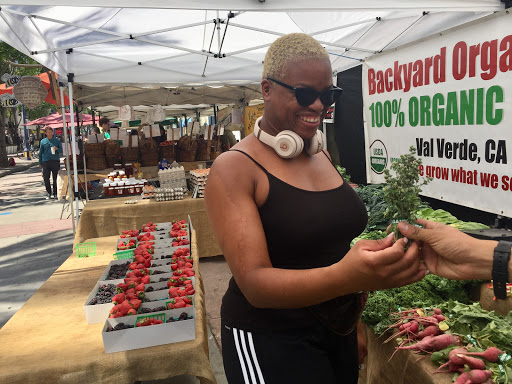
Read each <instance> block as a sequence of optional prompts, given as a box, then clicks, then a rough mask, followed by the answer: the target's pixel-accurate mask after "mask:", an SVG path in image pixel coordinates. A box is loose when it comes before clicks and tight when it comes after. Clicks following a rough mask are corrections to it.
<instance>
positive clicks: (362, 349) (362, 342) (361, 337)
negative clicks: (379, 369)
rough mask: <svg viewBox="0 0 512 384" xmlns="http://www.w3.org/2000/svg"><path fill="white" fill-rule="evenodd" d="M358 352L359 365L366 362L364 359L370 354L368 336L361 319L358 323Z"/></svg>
mask: <svg viewBox="0 0 512 384" xmlns="http://www.w3.org/2000/svg"><path fill="white" fill-rule="evenodd" d="M357 352H358V362H359V365H362V364H364V359H365V358H366V356H367V355H368V348H367V346H366V336H365V334H364V329H363V323H362V321H359V324H357Z"/></svg>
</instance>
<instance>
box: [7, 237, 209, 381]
mask: <svg viewBox="0 0 512 384" xmlns="http://www.w3.org/2000/svg"><path fill="white" fill-rule="evenodd" d="M88 241H95V242H96V244H97V246H96V256H94V257H91V258H86V259H78V258H77V257H76V255H75V254H72V255H71V256H70V257H69V258H68V259H67V260H66V261H65V262H64V263H63V264H62V265H61V267H60V268H59V269H57V271H56V272H55V273H54V274H53V275H52V276H51V277H50V278H49V279H48V280H47V281H46V282H45V283H44V284H43V285H42V286H41V288H39V290H38V291H37V292H36V293H35V294H34V295H33V296H32V297H31V298H30V299H29V300H28V301H27V302H26V303H25V305H24V306H23V307H22V308H21V309H20V310H19V311H18V312H16V314H15V315H14V316H13V317H12V318H11V319H10V320H9V321H8V322H7V324H5V325H4V326H3V328H2V329H0V344H1V345H2V353H0V367H1V369H0V383H6V384H7V383H9V384H16V383H20V384H21V383H23V384H27V383H37V384H41V383H45V384H47V383H59V384H67V383H69V384H82V383H84V384H85V383H87V384H90V383H99V384H101V383H105V384H112V383H116V384H124V383H126V384H132V383H133V382H135V381H149V380H160V379H165V378H169V377H173V376H177V375H182V374H189V375H193V376H197V377H198V378H199V379H200V381H201V383H203V384H213V383H215V382H216V380H215V376H214V374H213V371H212V368H211V365H210V361H209V356H208V339H207V338H208V334H207V331H206V316H205V304H204V289H203V284H202V279H201V277H200V274H199V273H197V274H196V279H197V280H196V281H197V282H198V284H196V294H195V305H196V339H195V340H191V341H185V342H181V343H175V344H166V345H161V346H156V347H151V348H143V349H137V350H132V351H126V352H117V353H111V354H106V353H105V352H104V349H103V341H102V335H101V332H102V328H103V326H104V324H93V325H88V324H87V322H86V319H85V314H84V309H83V305H84V304H85V300H86V299H87V297H88V295H89V293H90V292H91V291H92V289H93V288H94V286H95V284H96V282H97V280H98V278H99V277H100V276H101V274H102V272H103V271H104V269H105V267H106V266H107V264H108V263H109V261H111V260H112V254H113V253H114V251H115V243H116V237H113V236H112V237H103V238H97V239H90V240H88ZM191 246H192V254H195V255H197V252H196V248H197V247H196V239H195V235H193V237H192V243H191ZM194 257H196V258H195V260H194V265H195V266H198V265H199V262H198V259H197V256H194Z"/></svg>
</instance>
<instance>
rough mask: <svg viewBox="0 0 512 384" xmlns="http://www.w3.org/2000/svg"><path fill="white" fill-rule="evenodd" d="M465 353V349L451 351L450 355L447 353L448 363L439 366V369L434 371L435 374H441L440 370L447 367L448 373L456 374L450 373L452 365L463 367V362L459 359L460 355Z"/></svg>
mask: <svg viewBox="0 0 512 384" xmlns="http://www.w3.org/2000/svg"><path fill="white" fill-rule="evenodd" d="M464 353H466V349H465V348H455V349H452V350H451V351H450V353H448V361H447V362H446V363H444V364H443V365H441V366H440V367H439V368H437V370H436V373H439V372H443V371H441V369H442V368H444V367H446V366H447V365H448V366H449V367H450V371H449V372H457V370H456V371H452V370H451V369H452V365H456V366H459V367H460V366H463V365H464V360H463V359H462V358H461V357H460V355H461V354H464Z"/></svg>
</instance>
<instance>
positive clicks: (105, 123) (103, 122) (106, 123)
mask: <svg viewBox="0 0 512 384" xmlns="http://www.w3.org/2000/svg"><path fill="white" fill-rule="evenodd" d="M98 124H99V126H100V127H101V129H102V130H103V134H104V135H105V139H110V120H109V119H108V118H107V117H102V118H101V119H100V121H99V122H98Z"/></svg>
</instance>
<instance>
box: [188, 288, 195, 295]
mask: <svg viewBox="0 0 512 384" xmlns="http://www.w3.org/2000/svg"><path fill="white" fill-rule="evenodd" d="M194 293H196V290H195V289H194V288H192V289H189V290H187V294H188V295H193V294H194Z"/></svg>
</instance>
